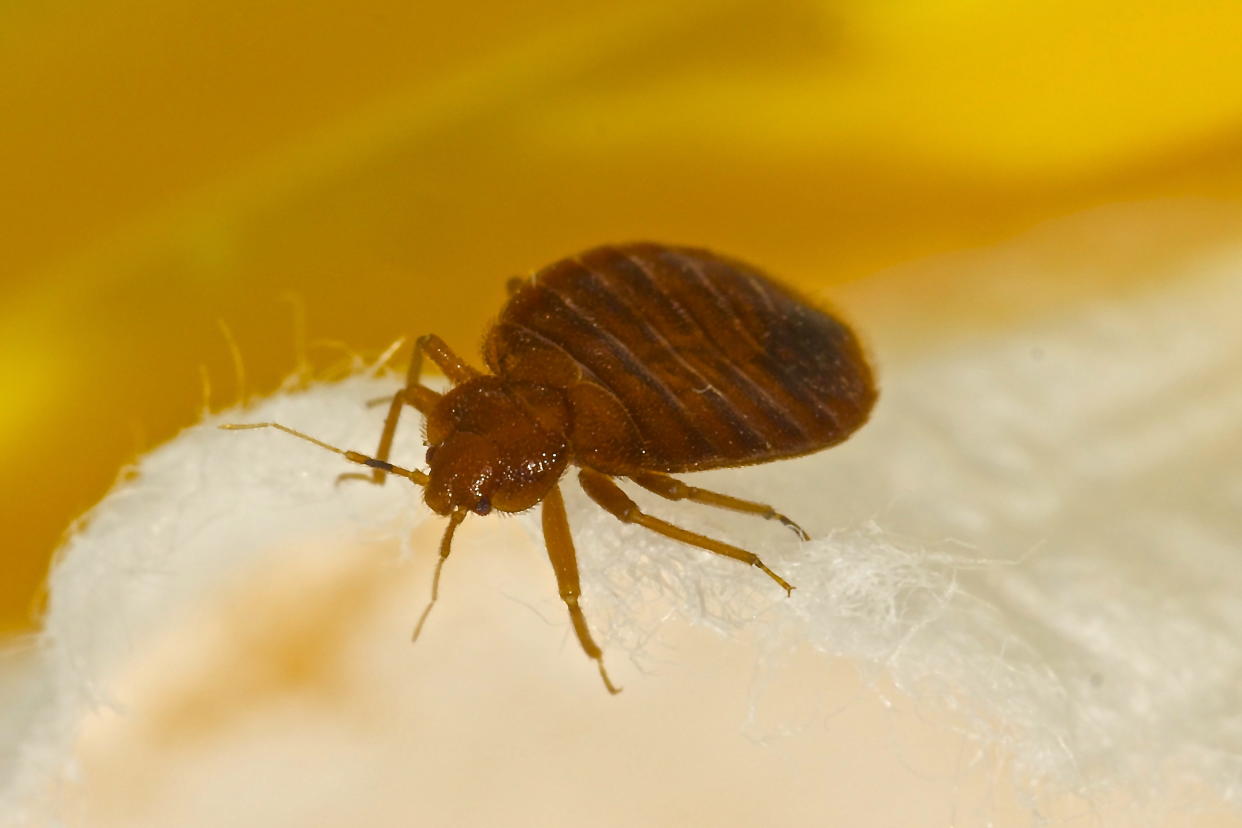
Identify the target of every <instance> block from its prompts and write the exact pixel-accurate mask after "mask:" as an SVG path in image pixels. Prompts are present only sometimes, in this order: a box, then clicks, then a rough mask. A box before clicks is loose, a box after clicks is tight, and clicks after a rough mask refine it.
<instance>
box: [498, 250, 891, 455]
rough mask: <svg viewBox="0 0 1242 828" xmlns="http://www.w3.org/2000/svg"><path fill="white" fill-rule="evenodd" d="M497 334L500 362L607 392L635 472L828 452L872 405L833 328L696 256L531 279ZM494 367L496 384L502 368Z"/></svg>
mask: <svg viewBox="0 0 1242 828" xmlns="http://www.w3.org/2000/svg"><path fill="white" fill-rule="evenodd" d="M499 322H500V324H499V326H498V328H497V334H498V335H499V336H501V337H503V338H504V339H505V340H506V342H505V343H498V345H500V346H501V347H500V348H499V350H505V346H508V347H509V352H510V354H511V353H512V351H513V350H517V351H523V352H524V351H527V350H533V349H535V348H536V347H538V349H541V350H543V351H544V352H545V353H548V352H552V353H556V354H557V355H558V358H557V359H556V360H547V364H548V365H549V369H551V368H552V365H553V364H556V365H557V367H556V369H555V370H550V373H551V374H555V375H556V378H558V379H559V381H560V382H563V381H564V380H563V378H564V376H565V375H566V371H565V362H566V357H565V356H560V354H564V355H566V356H567V357H568V359H571V360H572V361H573V362H575V363H577V366H578V368H579V371H577V372H575V373H580V374H581V376H582V378H583V379H584V380H585V381H589V382H594V383H597V384H599V385H600V386H601V387H602V388H604V389H606V390H607V391H608V392H609V393H610V394H611V395H612V397H613V398H614V399H615V400H616V401H617V404H618V405H619V406H620V407H621V408H623V409H624V411H625V412H626V413H627V414H628V417H629V419H630V420H631V421H632V423H633V425H634V427H635V429H636V431H637V433H638V435H639V436H640V438H641V440H642V443H643V446H642V451H641V458H642V460H641V463H642V467H643V468H646V469H651V470H659V471H667V472H675V471H688V470H693V469H708V468H715V467H720V466H735V465H743V464H749V463H761V462H764V461H767V460H774V459H778V458H782V457H790V456H794V455H799V454H805V453H808V452H812V451H816V450H818V449H821V448H826V447H828V446H830V445H833V444H835V443H838V442H840V441H841V440H844V439H845V438H846V437H847V436H849V434H850V433H852V432H853V431H854V430H855V429H857V428H858V427H859V426H860V425H862V424H863V422H865V421H866V418H867V415H868V413H869V412H870V409H871V406H872V404H873V403H874V400H875V389H874V386H873V384H872V379H871V371H870V368H869V367H868V365H867V363H866V360H865V358H864V356H863V354H862V350H861V348H860V346H859V344H858V341H857V339H856V338H855V336H854V334H853V332H852V331H850V329H849V328H848V327H847V326H846V325H845V324H844V323H842V322H840V321H839V320H837V319H835V318H833V317H832V316H830V315H829V314H827V313H825V312H823V311H820V310H818V309H816V308H814V307H812V306H810V305H808V304H806V303H805V302H804V301H802V300H801V299H800V298H798V297H797V296H796V295H795V294H794V293H792V292H791V291H789V290H788V289H787V288H784V287H782V286H780V285H778V284H776V283H775V282H773V281H771V280H770V279H768V278H767V277H765V276H763V275H762V274H760V273H759V272H758V271H756V270H754V269H753V268H750V267H749V266H747V265H743V264H741V263H738V262H734V261H730V260H728V259H724V258H722V257H720V256H717V255H715V254H713V253H710V252H708V251H705V250H696V249H690V248H678V247H664V246H660V245H655V244H631V245H619V246H609V247H599V248H595V249H593V250H590V251H587V252H586V253H583V254H581V255H579V256H576V257H574V258H570V259H564V260H562V261H559V262H557V263H555V264H553V265H550V266H548V267H546V268H544V269H542V270H540V271H539V272H538V273H536V274H535V276H534V278H533V279H532V280H531V282H530V283H529V284H527V285H526V286H525V287H523V288H521V289H520V290H518V291H517V292H516V293H515V294H514V296H513V297H512V298H511V299H510V300H509V303H508V304H507V305H506V306H505V308H504V310H503V311H502V313H501V317H500V320H499ZM506 332H507V333H506ZM519 340H520V341H519ZM534 343H539V344H538V346H536V345H535V344H534ZM493 350H496V349H493ZM532 362H533V360H532ZM529 364H530V363H529V362H528V363H527V365H528V366H529ZM492 367H493V369H494V370H497V371H498V372H499V373H501V374H502V375H503V373H504V367H503V365H493V366H492ZM535 370H536V371H537V369H535ZM523 373H524V374H526V375H529V374H530V373H531V369H530V368H529V367H527V369H526V370H525V371H524V372H523ZM527 378H530V379H535V377H529V376H528V377H527ZM549 382H550V384H557V383H556V382H554V381H553V380H552V379H551V378H550V379H549Z"/></svg>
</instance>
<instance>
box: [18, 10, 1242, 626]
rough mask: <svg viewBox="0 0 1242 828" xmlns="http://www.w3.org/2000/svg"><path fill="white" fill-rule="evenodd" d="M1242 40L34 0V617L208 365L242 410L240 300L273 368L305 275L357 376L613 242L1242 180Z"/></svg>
mask: <svg viewBox="0 0 1242 828" xmlns="http://www.w3.org/2000/svg"><path fill="white" fill-rule="evenodd" d="M1239 43H1242V6H1239V5H1238V4H1237V3H1236V2H1216V3H1213V2H1206V1H1205V2H1196V3H1172V2H1170V3H1142V4H1134V3H1131V2H1122V0H1095V2H1090V1H1088V2H1048V0H1018V1H1017V2H1008V3H996V2H983V0H975V1H973V2H967V1H966V0H942V1H941V2H914V1H913V0H904V1H903V0H892V1H891V2H870V3H848V2H840V3H830V2H793V1H792V0H776V2H768V1H767V0H764V1H763V2H759V1H758V0H756V1H754V2H732V3H726V2H690V1H689V0H654V2H650V1H648V0H633V1H632V2H625V3H589V2H588V3H584V2H581V0H574V2H569V0H561V1H560V2H554V1H552V0H549V1H548V2H531V3H522V4H514V3H507V2H487V1H486V0H483V1H482V2H477V3H471V4H442V3H440V4H429V3H428V4H423V3H406V2H400V3H398V2H391V3H383V2H374V3H365V4H344V3H341V4H334V3H325V2H315V0H310V2H296V3H295V2H279V1H278V2H265V3H250V2H247V3H241V2H230V0H210V2H207V0H194V1H192V2H179V3H169V2H150V0H146V2H143V0H131V1H130V2H119V1H118V2H92V3H84V2H71V0H51V2H45V3H27V4H6V5H5V7H4V8H3V9H2V10H0V78H2V79H3V80H0V113H3V115H2V116H0V117H2V118H3V127H2V128H0V182H2V183H0V192H3V198H0V393H2V394H3V403H2V404H0V475H3V484H2V485H0V491H3V492H4V498H5V509H4V514H5V515H6V524H7V525H6V530H7V531H6V536H7V538H8V540H9V542H8V543H7V544H6V555H5V577H4V578H3V579H0V626H2V627H3V628H6V629H9V630H19V629H26V628H30V627H31V625H32V624H33V621H32V613H31V599H32V596H34V595H35V592H36V589H37V586H38V584H39V582H40V580H41V579H42V577H43V574H44V572H45V568H46V565H47V561H48V559H49V557H50V555H51V553H52V552H53V550H54V548H55V546H56V544H57V539H58V537H59V536H60V534H61V533H62V532H63V531H64V530H65V529H66V527H67V526H68V525H69V523H70V521H71V520H72V519H73V518H74V517H75V516H77V515H79V514H81V513H82V511H83V510H84V509H86V508H87V507H89V506H90V505H91V504H92V503H93V502H94V501H96V500H97V499H98V498H99V497H100V496H101V495H102V494H103V493H104V492H105V491H106V490H107V488H108V487H109V485H110V484H111V483H112V482H113V480H114V479H115V477H116V475H117V474H118V471H119V470H120V469H121V468H122V466H123V465H124V464H125V463H126V461H128V460H131V459H133V458H134V457H135V456H136V453H137V452H138V451H140V450H141V449H143V448H149V447H151V446H153V445H156V444H158V443H159V442H161V441H163V440H165V439H167V438H168V437H170V436H171V435H172V434H174V433H175V432H176V431H177V430H178V429H179V428H182V427H184V426H186V425H189V424H190V423H192V422H193V421H194V420H195V419H196V417H197V416H198V414H199V412H200V411H201V409H202V405H203V391H202V382H201V380H200V370H201V369H203V368H205V371H206V374H207V375H208V376H209V378H210V380H211V388H212V394H213V405H215V406H217V407H218V406H220V405H222V404H226V403H229V402H232V401H233V400H234V399H235V397H236V393H237V390H236V387H235V385H234V383H233V381H232V369H231V364H230V357H229V350H228V347H227V345H226V341H225V339H224V337H223V335H222V334H221V332H220V329H219V327H218V320H224V321H225V322H226V323H227V325H228V327H229V329H230V330H231V331H232V333H233V335H234V337H235V338H236V341H237V343H238V346H239V348H240V351H241V353H242V354H243V356H244V359H245V366H246V371H247V373H248V381H249V383H250V386H251V387H252V388H253V389H258V390H264V389H271V388H272V387H274V386H275V384H276V383H277V382H278V381H279V380H280V379H281V378H282V377H283V376H285V375H286V374H287V373H289V372H290V371H291V370H292V369H293V367H294V364H295V360H296V354H297V352H298V351H297V348H296V346H295V341H296V339H297V334H296V327H297V326H296V324H295V319H296V318H297V314H296V313H295V311H294V310H293V309H292V306H291V304H290V302H288V301H287V300H286V299H285V298H284V297H285V295H286V294H289V293H292V294H293V295H294V296H295V297H296V300H297V301H298V302H300V304H301V305H302V306H304V308H305V312H306V316H307V319H308V326H307V328H308V330H309V336H310V339H311V341H312V345H313V347H312V348H311V355H312V357H313V358H314V359H315V361H316V362H318V363H320V364H326V363H327V362H330V361H332V360H333V359H335V358H337V357H339V356H340V355H341V353H342V352H341V351H339V350H334V348H333V347H332V346H329V345H327V344H320V345H314V343H316V342H325V343H326V341H335V342H340V343H344V344H345V345H346V346H348V347H349V348H350V349H354V350H356V351H360V352H366V353H374V352H378V351H379V350H381V349H382V348H383V347H384V346H386V345H387V344H388V343H389V342H391V341H393V340H394V339H395V338H396V337H398V336H401V335H408V334H417V333H420V332H424V331H428V330H434V331H436V332H438V333H440V334H441V335H443V336H444V337H445V338H446V339H447V340H448V341H449V342H451V343H453V344H454V345H455V346H456V347H457V348H459V349H460V350H462V351H463V352H465V353H472V351H473V348H472V346H473V344H474V343H475V342H477V341H478V340H479V338H480V337H481V336H482V333H483V331H484V330H485V328H486V325H487V320H488V318H489V317H490V316H492V315H493V314H494V313H495V312H496V310H497V309H498V307H499V304H500V302H501V301H502V296H503V284H504V279H505V277H507V276H509V275H511V274H513V273H516V272H522V271H526V270H529V269H531V268H533V267H536V266H538V265H540V264H543V263H546V262H547V261H549V260H551V259H553V258H555V257H557V256H559V255H562V254H565V253H569V252H573V251H574V250H576V249H578V248H581V247H584V246H587V245H589V244H593V243H597V242H602V241H616V240H625V239H632V238H654V239H658V240H664V241H673V242H683V243H694V244H702V245H707V246H711V247H716V248H718V249H721V250H723V251H726V252H729V253H731V254H734V255H737V256H740V257H743V258H747V259H750V260H752V261H754V262H756V263H759V264H761V265H762V266H764V267H766V268H767V269H769V270H770V271H771V272H773V273H775V274H778V275H780V276H783V277H785V278H787V279H789V280H791V281H794V282H800V283H801V284H802V285H803V286H804V287H815V286H819V285H824V284H830V283H836V284H838V285H840V283H844V282H848V281H851V280H859V279H862V278H863V277H866V276H867V275H868V274H870V273H874V272H876V271H878V270H880V269H882V268H885V267H887V266H891V265H894V264H896V263H899V262H902V261H906V260H909V259H912V258H916V257H920V256H925V255H929V254H932V253H935V252H939V251H945V250H952V249H954V248H960V247H964V246H973V245H981V244H987V243H990V242H993V241H997V240H999V239H1002V238H1004V237H1005V236H1007V235H1009V234H1012V233H1014V232H1017V231H1019V230H1021V229H1023V228H1025V227H1028V226H1030V225H1032V224H1035V223H1037V222H1039V221H1042V220H1044V219H1046V218H1049V217H1052V216H1055V215H1058V214H1063V213H1067V212H1072V211H1076V210H1080V209H1083V208H1084V207H1088V206H1091V205H1095V204H1100V203H1106V202H1114V201H1124V200H1136V199H1146V198H1153V197H1183V198H1186V197H1190V198H1211V199H1217V200H1231V201H1237V200H1238V198H1239V196H1240V195H1242V163H1240V162H1242V57H1240V51H1239V48H1238V44H1239ZM1208 231H1210V232H1214V233H1219V232H1228V231H1229V228H1222V227H1213V228H1207V229H1206V230H1205V229H1204V228H1197V227H1193V226H1190V227H1182V228H1179V229H1178V230H1177V232H1175V233H1173V234H1172V235H1171V238H1170V244H1192V243H1193V242H1194V239H1195V238H1196V235H1197V234H1199V233H1201V232H1208ZM1123 275H1124V274H1123ZM945 278H951V276H947V277H945ZM1101 281H1102V284H1101V285H1099V286H1097V288H1100V289H1112V286H1113V285H1112V284H1104V281H1106V280H1105V277H1104V276H1101ZM848 289H849V288H848V286H844V287H838V288H835V289H834V290H837V291H847V292H848ZM895 300H899V297H896V298H895ZM1001 311H1003V309H1001ZM996 313H997V309H996V308H994V307H987V306H984V305H981V306H980V308H979V311H978V313H977V315H976V318H974V319H960V318H959V319H956V320H955V324H973V323H984V322H989V321H994V320H990V319H988V318H987V317H991V316H994V315H995V314H996Z"/></svg>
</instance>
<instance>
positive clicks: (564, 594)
mask: <svg viewBox="0 0 1242 828" xmlns="http://www.w3.org/2000/svg"><path fill="white" fill-rule="evenodd" d="M540 513H541V517H542V518H543V542H544V544H545V545H547V547H548V557H549V558H551V559H552V569H553V571H554V572H556V583H557V586H558V587H559V588H560V593H561V600H562V601H564V602H565V606H566V607H568V608H569V620H570V621H572V622H573V625H574V632H575V633H577V634H578V643H579V644H581V645H582V650H583V652H585V653H586V654H587V658H590V659H593V660H594V661H595V663H596V664H597V665H598V666H599V677H600V678H602V679H603V680H604V686H605V687H607V688H608V692H609V693H613V694H616V693H619V692H621V690H620V688H618V687H616V686H614V685H613V683H612V681H611V680H610V679H609V678H608V672H607V671H606V670H605V669H604V653H603V651H601V650H600V648H599V645H598V644H596V643H595V641H594V640H593V639H592V638H591V632H590V630H588V629H587V623H586V616H585V615H583V613H582V607H580V606H578V596H580V595H581V594H582V587H581V585H580V584H579V582H578V556H577V554H576V553H575V552H574V539H573V536H572V535H570V533H569V517H568V516H567V515H566V514H565V501H564V499H563V498H562V497H561V488H560V486H559V485H557V486H553V487H552V488H551V489H550V490H548V494H547V495H546V496H545V497H544V499H543V506H541V507H540Z"/></svg>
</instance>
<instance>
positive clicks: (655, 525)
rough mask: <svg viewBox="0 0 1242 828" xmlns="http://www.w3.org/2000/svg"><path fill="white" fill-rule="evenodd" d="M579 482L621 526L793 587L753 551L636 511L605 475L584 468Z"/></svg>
mask: <svg viewBox="0 0 1242 828" xmlns="http://www.w3.org/2000/svg"><path fill="white" fill-rule="evenodd" d="M578 481H579V482H580V483H581V484H582V488H583V489H584V490H585V491H586V493H587V495H589V496H590V498H591V499H592V500H594V501H595V502H596V503H598V504H599V505H600V506H602V507H603V508H604V511H606V512H609V513H610V514H612V515H613V517H615V518H617V519H618V520H620V521H621V522H622V523H637V524H638V525H639V526H645V527H646V528H648V529H650V530H651V531H653V532H656V533H657V534H661V535H664V536H665V537H668V538H672V539H673V540H679V541H681V542H682V543H688V544H690V545H691V546H697V547H699V548H700V549H706V550H707V551H708V552H715V553H716V554H717V555H724V556H725V557H727V558H733V559H734V560H738V561H741V562H742V563H747V564H750V565H751V566H753V567H756V568H758V569H761V570H763V571H764V572H765V573H766V574H767V576H768V577H769V578H771V579H772V580H773V581H776V583H778V584H780V586H781V589H783V590H785V592H786V594H788V593H790V592H792V591H793V587H792V586H790V585H789V582H788V581H786V580H785V579H784V578H782V577H781V576H779V575H777V574H776V573H775V572H773V571H772V570H770V569H768V567H767V564H765V563H764V562H763V561H761V560H759V556H758V555H756V554H755V553H754V552H747V551H746V550H745V549H738V548H737V547H736V546H730V545H729V544H727V543H723V542H722V541H718V540H714V539H712V538H709V537H706V536H705V535H700V534H698V533H697V532H691V531H689V530H688V529H682V528H681V527H680V526H674V525H673V524H671V523H668V522H666V521H663V520H660V519H659V518H657V517H652V516H651V515H649V514H647V513H646V512H644V511H642V510H641V509H639V508H638V504H636V503H635V502H634V501H633V500H630V498H629V495H627V494H626V493H625V492H623V491H621V488H620V487H619V486H618V485H617V484H616V483H614V482H613V481H612V478H610V477H609V476H608V475H606V474H601V473H600V472H597V471H595V470H594V469H587V468H584V469H582V470H580V471H579V472H578Z"/></svg>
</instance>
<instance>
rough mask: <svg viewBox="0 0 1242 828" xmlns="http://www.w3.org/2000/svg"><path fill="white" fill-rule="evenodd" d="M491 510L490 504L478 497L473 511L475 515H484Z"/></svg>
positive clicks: (485, 499) (484, 498)
mask: <svg viewBox="0 0 1242 828" xmlns="http://www.w3.org/2000/svg"><path fill="white" fill-rule="evenodd" d="M491 510H492V502H491V501H490V500H488V499H487V498H486V497H480V498H479V499H478V500H477V501H475V504H474V508H473V511H474V513H475V514H476V515H486V514H487V513H488V512H490V511H491Z"/></svg>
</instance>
